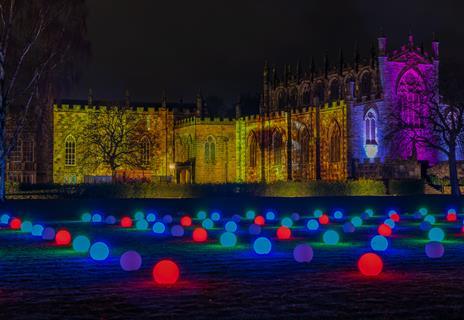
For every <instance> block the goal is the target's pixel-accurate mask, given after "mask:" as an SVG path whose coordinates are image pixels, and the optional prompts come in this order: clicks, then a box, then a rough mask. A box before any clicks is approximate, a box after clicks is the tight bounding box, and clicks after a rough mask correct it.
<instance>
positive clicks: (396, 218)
mask: <svg viewBox="0 0 464 320" xmlns="http://www.w3.org/2000/svg"><path fill="white" fill-rule="evenodd" d="M390 219H392V220H393V221H394V222H400V215H399V214H398V213H393V214H392V215H391V216H390Z"/></svg>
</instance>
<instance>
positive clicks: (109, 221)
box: [105, 216, 116, 224]
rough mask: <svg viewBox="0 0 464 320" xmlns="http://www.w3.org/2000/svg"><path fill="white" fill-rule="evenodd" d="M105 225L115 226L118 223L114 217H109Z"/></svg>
mask: <svg viewBox="0 0 464 320" xmlns="http://www.w3.org/2000/svg"><path fill="white" fill-rule="evenodd" d="M105 223H106V224H115V223H116V218H115V217H114V216H108V217H106V218H105Z"/></svg>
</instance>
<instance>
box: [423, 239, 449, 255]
mask: <svg viewBox="0 0 464 320" xmlns="http://www.w3.org/2000/svg"><path fill="white" fill-rule="evenodd" d="M444 253H445V247H444V246H443V245H442V244H441V243H440V242H435V241H432V242H429V243H427V244H426V245H425V254H426V255H427V257H429V258H431V259H438V258H441V257H443V254H444Z"/></svg>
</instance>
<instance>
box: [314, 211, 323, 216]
mask: <svg viewBox="0 0 464 320" xmlns="http://www.w3.org/2000/svg"><path fill="white" fill-rule="evenodd" d="M322 214H323V212H322V210H320V209H316V210H314V217H315V218H320V217H321V216H322Z"/></svg>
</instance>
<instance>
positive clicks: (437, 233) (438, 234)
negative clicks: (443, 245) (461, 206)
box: [429, 228, 445, 242]
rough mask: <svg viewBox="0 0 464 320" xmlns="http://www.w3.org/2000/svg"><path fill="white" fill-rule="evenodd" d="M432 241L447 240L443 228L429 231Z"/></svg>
mask: <svg viewBox="0 0 464 320" xmlns="http://www.w3.org/2000/svg"><path fill="white" fill-rule="evenodd" d="M429 239H430V241H437V242H441V241H443V240H444V239H445V233H444V232H443V230H442V229H441V228H432V229H430V230H429Z"/></svg>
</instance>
